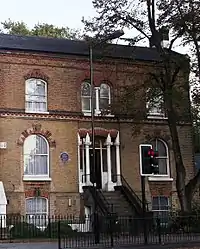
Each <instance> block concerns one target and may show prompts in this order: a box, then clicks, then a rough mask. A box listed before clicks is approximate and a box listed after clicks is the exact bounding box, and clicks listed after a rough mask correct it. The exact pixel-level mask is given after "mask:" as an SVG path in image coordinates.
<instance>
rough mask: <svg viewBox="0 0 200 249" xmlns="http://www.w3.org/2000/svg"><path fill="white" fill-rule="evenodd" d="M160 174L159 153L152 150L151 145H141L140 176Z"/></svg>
mask: <svg viewBox="0 0 200 249" xmlns="http://www.w3.org/2000/svg"><path fill="white" fill-rule="evenodd" d="M158 173H159V167H158V152H157V151H154V150H153V149H152V145H151V144H140V174H141V175H142V176H151V175H153V174H158Z"/></svg>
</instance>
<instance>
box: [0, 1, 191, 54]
mask: <svg viewBox="0 0 200 249" xmlns="http://www.w3.org/2000/svg"><path fill="white" fill-rule="evenodd" d="M1 10H2V11H1V15H0V22H3V21H5V20H8V19H9V18H10V19H11V20H12V21H24V22H25V23H26V24H27V26H28V27H30V28H31V27H33V26H34V24H37V23H48V24H53V25H56V26H59V27H61V26H67V27H69V28H72V29H73V28H74V29H83V24H82V22H81V20H82V17H84V18H85V19H88V18H89V17H93V16H95V14H96V13H95V9H94V8H93V5H92V0H56V1H55V0H6V1H3V0H2V1H1ZM131 34H132V32H131V31H130V32H126V33H125V37H128V38H130V37H131ZM131 38H132V37H131ZM175 50H176V51H178V52H180V53H187V51H188V49H186V48H182V47H181V48H178V47H175Z"/></svg>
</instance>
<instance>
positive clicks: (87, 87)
mask: <svg viewBox="0 0 200 249" xmlns="http://www.w3.org/2000/svg"><path fill="white" fill-rule="evenodd" d="M90 91H91V89H90V83H87V82H86V83H83V84H82V89H81V95H82V96H87V97H89V96H91V92H90Z"/></svg>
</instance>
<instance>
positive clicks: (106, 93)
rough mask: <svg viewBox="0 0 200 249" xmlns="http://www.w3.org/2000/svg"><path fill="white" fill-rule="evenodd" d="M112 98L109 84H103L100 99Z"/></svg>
mask: <svg viewBox="0 0 200 249" xmlns="http://www.w3.org/2000/svg"><path fill="white" fill-rule="evenodd" d="M109 96H110V87H109V85H107V84H101V86H100V98H103V97H104V98H109Z"/></svg>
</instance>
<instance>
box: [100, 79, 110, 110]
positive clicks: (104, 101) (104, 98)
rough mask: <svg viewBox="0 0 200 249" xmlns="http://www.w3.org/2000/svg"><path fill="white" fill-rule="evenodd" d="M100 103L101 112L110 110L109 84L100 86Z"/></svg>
mask: <svg viewBox="0 0 200 249" xmlns="http://www.w3.org/2000/svg"><path fill="white" fill-rule="evenodd" d="M99 99H100V103H99V108H100V110H102V109H103V110H104V109H108V108H109V105H110V102H111V101H110V99H111V98H110V86H109V85H108V84H105V83H103V84H101V85H100V98H99Z"/></svg>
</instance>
